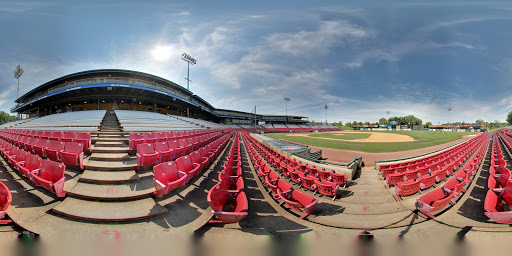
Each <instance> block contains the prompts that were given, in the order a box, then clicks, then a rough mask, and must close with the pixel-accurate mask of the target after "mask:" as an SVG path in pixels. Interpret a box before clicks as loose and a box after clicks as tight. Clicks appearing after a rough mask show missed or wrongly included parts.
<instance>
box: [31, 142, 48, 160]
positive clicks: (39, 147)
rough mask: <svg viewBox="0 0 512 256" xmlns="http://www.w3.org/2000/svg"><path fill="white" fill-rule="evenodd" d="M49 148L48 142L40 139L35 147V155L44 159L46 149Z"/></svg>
mask: <svg viewBox="0 0 512 256" xmlns="http://www.w3.org/2000/svg"><path fill="white" fill-rule="evenodd" d="M47 147H48V140H46V139H39V140H38V141H37V144H36V145H35V146H34V153H36V154H37V155H38V156H40V157H42V158H44V157H45V156H44V149H45V148H47Z"/></svg>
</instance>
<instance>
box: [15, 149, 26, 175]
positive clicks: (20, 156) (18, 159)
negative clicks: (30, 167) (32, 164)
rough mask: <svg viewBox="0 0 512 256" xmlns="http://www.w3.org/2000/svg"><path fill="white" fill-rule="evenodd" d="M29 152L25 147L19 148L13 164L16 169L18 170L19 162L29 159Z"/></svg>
mask: <svg viewBox="0 0 512 256" xmlns="http://www.w3.org/2000/svg"><path fill="white" fill-rule="evenodd" d="M28 154H30V153H27V152H26V151H25V150H23V149H20V150H18V153H16V156H15V157H14V158H13V159H12V162H11V166H12V167H14V169H16V170H18V164H19V163H20V162H24V161H25V160H26V159H27V155H28Z"/></svg>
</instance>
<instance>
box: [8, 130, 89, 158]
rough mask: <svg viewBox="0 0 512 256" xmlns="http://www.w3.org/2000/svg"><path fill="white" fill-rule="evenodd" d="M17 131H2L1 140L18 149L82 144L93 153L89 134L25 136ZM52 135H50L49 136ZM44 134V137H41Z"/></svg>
mask: <svg viewBox="0 0 512 256" xmlns="http://www.w3.org/2000/svg"><path fill="white" fill-rule="evenodd" d="M15 131H17V130H3V131H0V138H2V139H4V140H6V141H8V142H10V143H12V144H15V145H16V146H18V147H22V146H23V147H24V148H25V149H26V150H27V151H28V147H35V146H39V147H48V145H49V144H50V142H52V141H57V142H77V143H80V144H82V147H83V151H84V152H89V153H91V134H90V133H88V132H76V133H75V132H43V131H26V132H27V133H25V134H17V133H15ZM48 133H50V134H48ZM41 134H44V135H41Z"/></svg>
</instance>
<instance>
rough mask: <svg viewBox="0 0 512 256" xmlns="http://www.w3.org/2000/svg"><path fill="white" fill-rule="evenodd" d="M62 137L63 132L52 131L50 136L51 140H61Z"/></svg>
mask: <svg viewBox="0 0 512 256" xmlns="http://www.w3.org/2000/svg"><path fill="white" fill-rule="evenodd" d="M61 138H62V132H52V136H51V137H50V140H61Z"/></svg>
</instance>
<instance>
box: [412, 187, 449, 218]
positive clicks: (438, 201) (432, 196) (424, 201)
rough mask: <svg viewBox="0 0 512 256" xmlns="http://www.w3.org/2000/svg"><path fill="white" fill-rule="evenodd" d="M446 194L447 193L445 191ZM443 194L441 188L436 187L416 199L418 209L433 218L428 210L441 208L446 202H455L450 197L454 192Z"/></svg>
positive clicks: (432, 210)
mask: <svg viewBox="0 0 512 256" xmlns="http://www.w3.org/2000/svg"><path fill="white" fill-rule="evenodd" d="M446 194H448V193H446ZM446 194H445V191H444V189H443V188H437V189H435V190H433V191H430V192H429V193H427V194H425V195H423V196H421V197H420V198H419V199H416V202H417V205H418V208H419V210H420V211H421V212H422V213H423V214H425V215H426V216H428V217H430V218H434V216H433V215H432V214H430V212H435V211H439V210H441V209H443V208H444V207H445V206H446V205H448V204H455V203H454V202H453V201H452V200H451V199H452V198H453V196H454V193H449V194H448V195H446Z"/></svg>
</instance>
